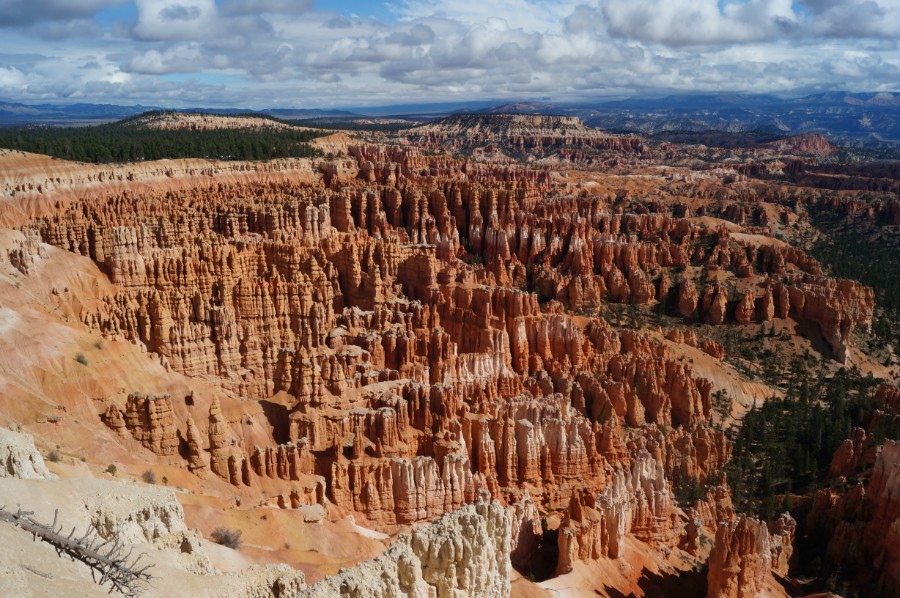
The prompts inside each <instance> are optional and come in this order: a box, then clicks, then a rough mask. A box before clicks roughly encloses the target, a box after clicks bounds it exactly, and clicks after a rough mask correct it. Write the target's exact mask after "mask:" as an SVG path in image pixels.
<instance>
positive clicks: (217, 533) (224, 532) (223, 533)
mask: <svg viewBox="0 0 900 598" xmlns="http://www.w3.org/2000/svg"><path fill="white" fill-rule="evenodd" d="M211 537H212V541H213V542H215V543H216V544H221V545H222V546H227V547H228V548H231V549H233V550H237V549H238V548H240V546H241V544H242V543H243V540H242V539H241V530H237V529H228V528H225V527H217V528H216V529H214V530H213V533H212V536H211Z"/></svg>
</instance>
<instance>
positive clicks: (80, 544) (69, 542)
mask: <svg viewBox="0 0 900 598" xmlns="http://www.w3.org/2000/svg"><path fill="white" fill-rule="evenodd" d="M32 515H34V513H33V512H30V511H23V510H22V509H18V510H17V511H16V512H12V511H7V510H6V508H5V507H2V506H0V521H6V522H9V523H11V524H13V525H16V526H18V527H20V528H22V529H24V530H25V531H27V532H30V533H31V534H32V535H33V536H34V539H35V540H37V539H38V538H40V539H41V540H42V541H44V542H46V543H48V544H50V545H51V546H53V548H54V549H55V550H56V553H57V554H58V555H59V556H63V555H65V556H67V557H69V558H70V559H72V560H73V561H78V562H81V563H84V564H85V565H87V566H88V567H90V570H91V577H92V578H93V580H94V581H95V582H97V583H98V584H100V585H101V586H102V585H104V584H106V583H107V582H108V583H109V593H110V594H112V593H113V592H115V591H118V592H119V593H121V594H123V595H125V596H137V595H138V594H139V593H140V591H141V590H142V589H143V585H144V584H145V583H146V582H147V581H149V580H150V578H151V576H150V574H149V573H148V572H147V571H148V570H149V569H150V568H151V567H152V566H153V565H142V564H140V560H141V557H142V556H144V555H143V554H141V555H138V556H137V557H135V558H134V559H132V558H131V552H132V551H131V550H128V551H127V552H126V549H125V547H124V546H123V545H122V544H120V543H119V541H118V540H117V539H115V538H114V539H112V540H104V539H103V538H101V537H100V536H99V535H98V534H97V532H96V530H94V528H93V527H88V529H87V531H86V532H85V533H84V534H82V535H78V534H76V533H75V528H74V527H73V528H72V531H71V532H69V533H68V535H66V534H65V533H64V532H63V528H62V525H60V524H58V523H57V518H58V515H59V511H57V512H56V513H55V514H54V515H53V523H52V524H50V525H45V524H43V523H39V522H37V521H35V520H34V519H32V517H31V516H32Z"/></svg>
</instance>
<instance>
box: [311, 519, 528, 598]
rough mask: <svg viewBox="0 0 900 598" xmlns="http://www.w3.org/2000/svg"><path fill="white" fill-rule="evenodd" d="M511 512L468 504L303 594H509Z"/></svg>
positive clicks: (439, 597) (326, 597)
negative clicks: (378, 554)
mask: <svg viewBox="0 0 900 598" xmlns="http://www.w3.org/2000/svg"><path fill="white" fill-rule="evenodd" d="M510 531H511V530H510V516H509V513H508V511H507V510H506V509H505V508H503V507H502V506H500V504H499V503H497V502H493V503H478V504H470V505H466V506H464V507H462V508H460V509H457V510H456V511H453V512H452V513H448V514H447V515H444V516H443V517H441V518H440V519H438V520H437V521H435V522H434V523H432V524H429V525H423V526H421V527H419V528H417V529H416V530H415V531H413V534H412V536H408V535H403V536H400V538H399V539H398V540H397V541H396V542H394V543H393V544H391V546H390V548H388V549H387V551H385V553H384V554H382V555H381V556H379V557H378V558H375V559H372V560H370V561H365V562H363V563H360V564H359V565H356V566H355V567H353V568H351V569H347V570H344V571H341V572H340V573H338V574H337V575H335V576H332V577H329V578H327V579H325V580H323V581H321V582H319V583H317V584H316V585H314V586H312V587H310V588H309V589H307V590H305V591H304V592H303V593H301V594H300V596H302V597H303V598H313V597H316V598H331V597H334V598H337V597H339V596H344V597H346V596H349V597H353V598H363V597H368V596H384V597H393V598H397V597H400V596H409V597H413V596H414V597H421V598H428V597H432V596H433V597H436V598H444V597H452V598H464V597H470V596H472V597H485V598H487V597H493V596H509V592H510V574H511V567H510V556H509V552H510Z"/></svg>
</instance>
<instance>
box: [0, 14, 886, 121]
mask: <svg viewBox="0 0 900 598" xmlns="http://www.w3.org/2000/svg"><path fill="white" fill-rule="evenodd" d="M898 40H900V0H594V1H591V0H557V1H553V2H551V1H548V0H492V1H490V2H486V1H485V0H392V1H391V2H366V1H363V0H337V1H324V0H0V98H2V99H6V100H17V101H24V102H63V103H65V102H104V103H122V104H133V103H141V104H145V105H148V104H152V105H161V106H171V107H189V106H228V107H244V108H264V107H269V106H272V107H277V106H292V107H345V106H354V105H369V106H374V105H384V104H399V103H423V102H444V101H450V102H460V101H472V100H486V99H490V100H528V99H534V98H545V99H551V100H561V101H585V100H591V99H594V98H602V97H610V96H616V97H621V96H625V95H647V94H654V95H658V94H664V93H680V92H742V93H776V94H783V95H788V94H798V93H806V92H814V91H824V90H848V91H898V89H897V85H898V84H897V82H898V81H900V47H898Z"/></svg>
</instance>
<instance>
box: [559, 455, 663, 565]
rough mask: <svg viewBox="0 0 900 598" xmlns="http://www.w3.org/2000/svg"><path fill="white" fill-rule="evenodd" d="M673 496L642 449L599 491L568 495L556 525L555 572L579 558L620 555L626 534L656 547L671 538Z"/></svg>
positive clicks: (654, 462)
mask: <svg viewBox="0 0 900 598" xmlns="http://www.w3.org/2000/svg"><path fill="white" fill-rule="evenodd" d="M674 517H675V510H674V501H673V498H672V494H671V490H670V489H669V486H668V483H667V481H666V478H665V475H664V473H663V469H662V466H661V465H660V464H659V463H657V462H656V461H655V460H654V459H652V458H651V457H650V455H649V454H648V453H641V454H639V455H637V457H636V458H635V459H634V461H633V464H632V467H631V469H630V470H625V471H621V470H620V471H616V472H614V473H613V474H612V476H611V479H610V480H609V482H608V483H607V485H606V487H605V488H604V490H603V492H602V493H600V494H599V495H598V496H595V495H594V494H593V493H591V492H589V491H582V492H579V493H576V494H574V495H573V496H572V498H571V499H570V502H569V508H568V510H567V511H566V512H565V514H564V518H563V521H562V523H561V524H560V528H559V535H558V543H559V560H558V564H557V573H559V574H562V573H567V572H568V571H571V570H572V566H573V563H574V562H575V561H578V560H589V559H599V558H611V559H615V558H619V557H621V556H623V548H622V544H623V542H624V539H625V535H626V534H633V535H634V536H635V537H636V538H638V539H640V540H642V541H644V542H647V543H648V544H650V545H651V546H654V547H657V548H659V547H662V546H667V545H671V544H672V543H673V541H674V535H673V522H674Z"/></svg>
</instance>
